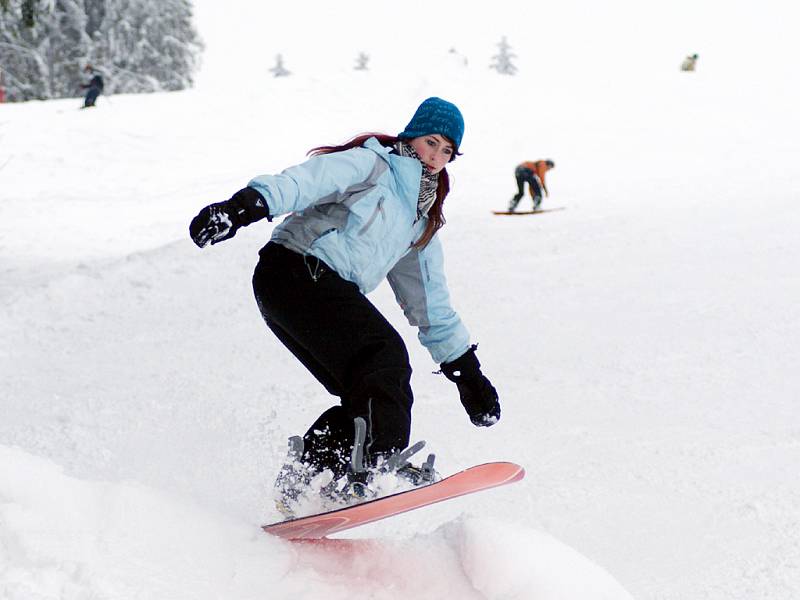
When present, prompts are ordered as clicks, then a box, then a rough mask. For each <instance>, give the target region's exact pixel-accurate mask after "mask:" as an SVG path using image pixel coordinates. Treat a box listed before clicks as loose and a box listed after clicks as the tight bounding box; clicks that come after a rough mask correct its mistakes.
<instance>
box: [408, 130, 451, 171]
mask: <svg viewBox="0 0 800 600" xmlns="http://www.w3.org/2000/svg"><path fill="white" fill-rule="evenodd" d="M409 143H410V144H411V147H412V148H414V150H415V151H416V153H417V154H418V155H419V158H420V160H421V161H422V164H423V165H425V166H426V167H427V168H428V170H429V171H430V172H431V173H438V172H439V171H441V170H442V169H444V167H445V165H447V163H448V162H450V159H451V158H453V153H454V152H455V148H454V147H453V143H452V142H450V141H449V140H448V139H447V138H446V137H444V136H441V135H439V134H438V133H431V134H430V135H421V136H419V137H416V138H414V139H413V140H411V141H410V142H409Z"/></svg>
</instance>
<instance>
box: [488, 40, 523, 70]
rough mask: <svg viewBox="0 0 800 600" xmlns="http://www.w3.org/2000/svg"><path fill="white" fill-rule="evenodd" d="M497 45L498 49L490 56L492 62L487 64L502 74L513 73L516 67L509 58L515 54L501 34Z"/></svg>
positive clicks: (514, 56)
mask: <svg viewBox="0 0 800 600" xmlns="http://www.w3.org/2000/svg"><path fill="white" fill-rule="evenodd" d="M497 46H498V48H500V51H499V52H498V53H497V54H495V55H494V56H493V57H492V61H493V62H492V64H490V65H489V68H490V69H495V70H496V71H497V72H498V73H501V74H502V75H514V74H515V73H516V72H517V67H515V66H514V65H513V64H512V62H511V59H512V58H516V57H517V55H516V54H514V53H512V52H511V46H509V44H508V42H507V41H506V36H503V39H501V40H500V43H499V44H497Z"/></svg>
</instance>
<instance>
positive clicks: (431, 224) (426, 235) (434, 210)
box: [308, 133, 450, 248]
mask: <svg viewBox="0 0 800 600" xmlns="http://www.w3.org/2000/svg"><path fill="white" fill-rule="evenodd" d="M371 137H374V138H375V139H377V140H378V142H379V143H380V144H381V146H394V145H395V144H396V143H397V141H398V140H399V139H400V138H398V137H397V136H395V135H386V134H385V133H360V134H358V135H357V136H355V137H354V138H352V139H351V140H348V141H347V142H345V143H344V144H342V145H341V146H317V147H316V148H312V149H311V150H309V151H308V155H309V156H319V155H320V154H331V153H333V152H342V151H344V150H350V149H351V148H360V147H361V146H363V145H364V142H366V141H367V140H368V139H369V138H371ZM449 193H450V176H449V175H448V174H447V169H442V170H441V171H439V183H438V186H437V187H436V200H434V201H433V204H432V205H431V207H430V209H429V210H428V224H427V225H426V227H425V231H423V232H422V236H421V237H420V238H419V239H418V240H417V241H416V242H414V248H424V247H425V246H426V245H427V244H428V242H430V241H431V239H432V238H433V236H434V235H435V234H436V232H437V231H439V229H441V228H442V227H444V224H445V219H444V212H443V211H442V209H443V206H444V199H445V198H446V197H447V194H449Z"/></svg>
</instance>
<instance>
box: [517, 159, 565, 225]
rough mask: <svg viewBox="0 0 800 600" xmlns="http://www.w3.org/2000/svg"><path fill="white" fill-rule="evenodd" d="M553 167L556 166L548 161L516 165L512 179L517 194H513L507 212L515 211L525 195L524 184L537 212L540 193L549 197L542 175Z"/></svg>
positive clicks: (540, 197)
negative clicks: (514, 182)
mask: <svg viewBox="0 0 800 600" xmlns="http://www.w3.org/2000/svg"><path fill="white" fill-rule="evenodd" d="M555 166H556V164H555V163H554V162H553V161H552V160H550V159H547V160H537V161H533V162H531V161H525V162H523V163H520V164H518V165H517V168H516V169H514V177H515V178H516V180H517V193H516V194H514V197H513V198H512V199H511V203H510V204H509V205H508V212H514V211H515V210H516V208H517V204H519V201H520V200H521V199H522V196H523V194H524V193H525V184H526V183H527V184H528V187H529V191H530V193H531V198H533V210H538V209H539V205H540V204H541V203H542V192H544V195H545V196H549V195H550V193H549V192H548V191H547V185H545V182H544V174H545V173H547V172H548V171H549V170H550V169H552V168H553V167H555Z"/></svg>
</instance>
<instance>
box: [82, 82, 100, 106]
mask: <svg viewBox="0 0 800 600" xmlns="http://www.w3.org/2000/svg"><path fill="white" fill-rule="evenodd" d="M99 95H100V90H99V89H98V88H96V87H90V88H89V91H88V92H86V98H85V99H84V101H83V106H84V107H88V106H94V103H95V102H97V97H98V96H99Z"/></svg>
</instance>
